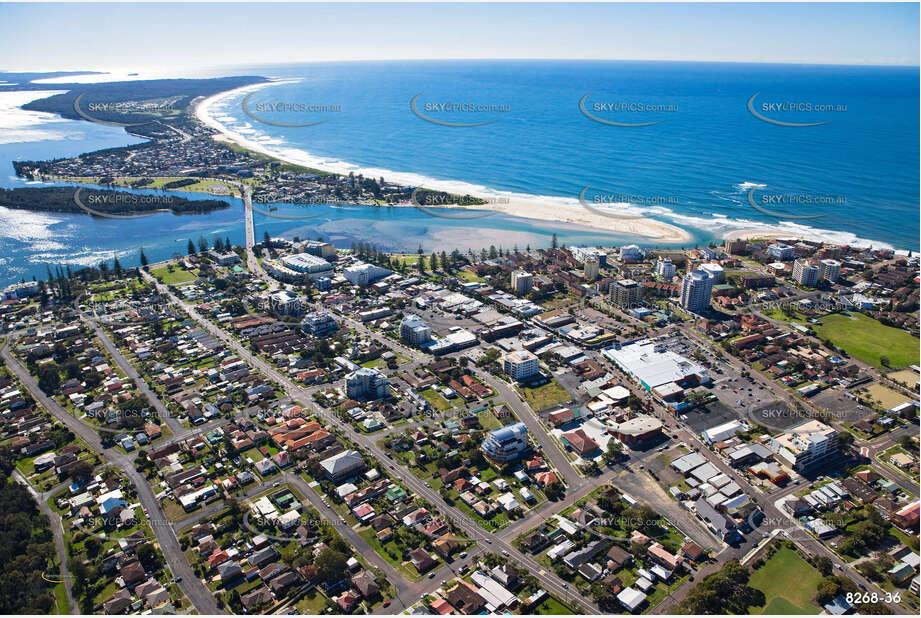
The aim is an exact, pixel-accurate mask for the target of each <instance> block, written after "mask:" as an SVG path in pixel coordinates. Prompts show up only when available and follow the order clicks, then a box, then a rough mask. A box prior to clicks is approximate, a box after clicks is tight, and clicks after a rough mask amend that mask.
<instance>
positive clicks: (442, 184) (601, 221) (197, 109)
mask: <svg viewBox="0 0 921 618" xmlns="http://www.w3.org/2000/svg"><path fill="white" fill-rule="evenodd" d="M276 83H279V82H278V81H270V82H266V83H262V84H253V85H249V86H243V87H240V88H235V89H233V90H227V91H225V92H220V93H218V94H215V95H212V96H210V97H207V98H205V99H202V100H201V101H197V102H195V103H194V105H193V113H194V114H195V117H196V118H197V119H198V121H199V122H201V123H202V124H204V125H205V126H207V127H210V128H211V129H214V130H215V131H217V132H218V134H217V135H215V136H213V139H214V140H216V141H220V142H229V143H233V144H236V145H237V146H240V147H241V148H246V149H248V150H251V151H254V152H257V153H259V154H262V155H265V156H268V157H272V158H274V159H277V160H279V161H282V162H285V163H291V164H294V165H302V166H305V167H310V168H315V169H320V170H322V171H326V172H332V173H338V174H343V173H344V174H348V173H349V172H354V173H355V174H359V173H360V174H364V175H365V176H370V177H378V176H384V178H385V179H388V180H391V181H392V182H397V183H400V184H404V185H407V186H416V187H421V186H423V185H422V183H420V182H417V181H418V179H419V177H418V175H415V174H411V173H399V172H392V171H389V170H381V169H375V168H359V167H357V166H354V165H350V164H342V163H341V162H340V164H339V165H336V164H332V165H329V164H328V165H326V166H324V165H323V164H322V163H323V162H320V164H319V165H318V163H317V161H316V160H311V159H310V158H309V157H310V155H309V154H307V155H306V156H307V157H308V158H306V159H305V158H299V157H298V156H297V154H295V153H294V152H291V150H289V151H287V152H278V151H275V150H272V149H271V148H270V147H266V145H265V144H263V143H260V142H257V141H254V140H252V139H249V138H247V137H245V136H243V135H240V134H238V133H234V132H232V131H230V130H229V129H228V128H227V127H226V126H224V125H223V124H222V123H221V122H220V121H218V120H217V119H215V118H214V117H213V116H212V114H211V112H212V110H211V109H210V108H211V106H212V105H214V104H216V103H218V102H220V101H222V100H224V99H227V98H229V97H232V96H234V95H237V94H241V93H244V92H252V91H255V90H257V89H259V88H264V87H266V86H268V85H272V84H276ZM301 156H302V157H303V156H304V155H301ZM337 167H338V168H339V169H336V168H337ZM388 176H389V177H390V178H388ZM414 180H416V182H414ZM424 187H425V188H426V189H431V190H435V191H446V192H448V193H454V194H458V193H469V194H471V195H473V196H474V197H480V198H482V199H485V200H487V202H489V203H488V204H486V205H471V206H458V205H454V204H444V205H439V208H456V209H465V210H490V211H493V212H495V213H498V214H502V215H506V216H509V217H516V218H520V219H532V220H539V221H550V222H555V223H565V224H571V225H579V226H582V227H586V228H590V229H594V230H598V231H601V232H608V233H612V234H622V235H625V236H637V237H641V238H642V239H644V240H648V241H657V242H662V243H669V244H672V243H674V244H678V243H690V242H692V241H693V240H694V237H693V236H692V235H691V234H690V233H689V232H688V231H687V230H685V229H683V228H680V227H678V226H676V225H672V224H670V223H664V222H662V221H657V220H655V219H651V218H649V217H637V218H635V219H617V218H614V217H606V216H604V215H601V214H596V213H593V212H590V211H588V210H586V209H584V208H582V207H581V206H579V204H578V202H577V201H576V200H574V199H573V200H571V201H572V202H575V203H574V204H570V203H567V198H555V199H554V198H550V197H546V198H545V197H543V196H533V197H524V196H517V195H511V196H510V195H508V194H504V195H503V194H501V193H499V192H495V193H499V195H496V196H492V195H490V196H483V195H477V194H476V192H472V191H459V190H458V188H457V185H456V183H451V182H450V181H438V180H436V181H434V182H432V181H429V182H426V183H425V184H424ZM522 213H527V214H526V215H523V214H522Z"/></svg>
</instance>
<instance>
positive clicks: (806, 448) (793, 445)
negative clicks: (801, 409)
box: [767, 420, 839, 473]
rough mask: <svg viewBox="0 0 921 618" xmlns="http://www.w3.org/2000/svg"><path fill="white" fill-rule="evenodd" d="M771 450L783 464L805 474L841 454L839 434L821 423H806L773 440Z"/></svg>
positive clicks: (770, 443) (814, 421) (769, 446)
mask: <svg viewBox="0 0 921 618" xmlns="http://www.w3.org/2000/svg"><path fill="white" fill-rule="evenodd" d="M767 446H768V448H770V449H771V450H772V451H774V453H775V454H776V455H777V459H778V460H780V461H781V463H785V464H787V465H788V466H790V467H791V468H793V469H794V470H795V471H797V472H800V473H803V472H805V471H808V470H809V469H810V468H814V467H816V466H819V465H822V464H823V463H827V462H828V461H829V460H831V459H833V458H834V457H836V456H837V455H838V454H839V451H838V432H837V431H836V430H835V429H834V428H832V427H829V426H828V425H826V424H825V423H822V422H821V421H816V420H812V421H806V422H805V423H803V424H802V425H799V426H797V427H794V428H793V429H792V430H790V431H788V432H787V433H784V434H781V435H779V436H777V437H775V438H771V440H770V442H768V445H767Z"/></svg>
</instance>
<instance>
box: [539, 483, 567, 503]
mask: <svg viewBox="0 0 921 618" xmlns="http://www.w3.org/2000/svg"><path fill="white" fill-rule="evenodd" d="M563 493H564V492H563V484H562V483H560V482H559V481H557V482H555V483H550V484H549V485H547V486H546V487H544V495H546V496H547V499H548V500H559V499H560V498H562V497H563Z"/></svg>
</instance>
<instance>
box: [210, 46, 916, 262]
mask: <svg viewBox="0 0 921 618" xmlns="http://www.w3.org/2000/svg"><path fill="white" fill-rule="evenodd" d="M255 69H256V68H251V69H250V70H255ZM259 70H260V71H261V74H263V75H267V76H270V77H275V78H279V79H285V80H292V81H285V82H282V83H277V84H273V85H271V86H268V87H265V88H262V89H260V90H258V91H256V92H255V93H254V94H253V95H252V96H251V98H250V100H249V102H248V105H249V108H250V109H251V110H252V109H253V108H254V107H255V106H258V105H260V104H262V105H263V107H264V106H265V104H274V103H281V104H282V105H285V106H288V107H287V108H286V109H291V110H292V111H280V112H275V111H272V110H271V109H269V110H268V111H264V112H261V113H258V114H257V115H258V116H259V117H260V118H262V119H268V120H271V121H281V122H288V123H291V122H295V123H296V122H310V121H315V120H320V119H322V120H326V122H324V123H323V124H319V125H314V126H309V127H278V126H274V125H271V124H266V123H263V122H259V121H257V120H254V119H253V118H252V117H250V116H249V115H247V114H245V113H244V111H243V109H242V107H241V105H240V103H241V100H242V99H243V97H244V94H248V93H241V94H238V95H235V96H231V97H228V98H227V99H226V101H224V102H222V104H221V106H220V111H221V113H220V114H216V115H217V117H218V120H219V121H220V122H221V123H222V124H225V126H227V127H228V128H229V129H231V130H232V131H234V132H238V133H239V134H241V135H243V136H245V137H247V138H249V139H252V140H255V141H261V143H262V144H263V145H264V146H265V147H266V148H268V149H270V150H273V151H277V152H286V153H287V154H288V155H293V154H296V153H297V152H298V151H301V152H302V153H309V154H310V155H314V157H312V159H313V160H315V161H316V162H322V163H325V164H327V165H334V164H336V163H337V162H338V163H340V164H341V163H342V162H347V163H351V164H354V165H355V166H356V167H357V168H361V169H367V168H383V169H384V170H390V171H395V172H409V173H412V174H414V175H416V176H417V177H418V176H421V177H423V178H431V179H437V180H438V181H442V182H446V181H461V182H462V183H465V184H461V183H457V186H458V187H459V188H460V187H464V188H470V187H468V186H467V185H472V186H473V187H472V188H473V189H475V190H478V191H480V192H486V193H489V192H490V190H492V191H500V192H509V193H513V194H524V195H539V196H552V197H555V198H559V199H560V200H561V203H567V202H568V203H570V204H577V203H578V202H577V197H578V196H579V194H580V192H581V191H582V190H583V189H584V188H585V187H587V186H591V187H592V189H591V190H590V194H589V195H591V196H596V195H597V196H598V197H605V196H608V195H620V196H627V197H631V198H634V199H632V200H630V201H631V202H633V203H634V206H638V207H640V208H639V210H640V211H642V212H643V213H645V214H649V215H652V216H654V217H656V218H659V219H662V220H663V221H668V222H672V223H676V224H678V225H680V226H681V227H685V228H690V231H692V233H694V235H695V238H698V239H701V238H708V237H713V236H716V235H719V234H722V233H723V232H725V231H727V230H729V229H738V228H746V229H747V228H750V227H757V226H764V225H768V226H777V225H780V226H783V227H785V228H789V229H790V230H791V233H795V232H796V231H797V230H800V231H805V228H804V227H803V226H808V228H809V229H810V231H812V232H813V234H814V235H818V234H822V232H821V231H820V230H827V231H828V233H826V234H823V235H824V236H826V237H827V238H829V239H830V240H835V239H837V240H841V241H852V240H854V239H855V238H860V239H865V240H869V241H874V242H877V243H885V244H889V245H891V246H894V247H897V248H912V249H917V247H918V235H919V218H918V203H919V191H918V180H919V177H918V157H919V150H918V139H917V135H918V128H919V124H918V112H917V110H918V104H919V91H918V69H917V68H902V67H840V66H794V65H768V64H728V63H727V64H721V63H680V62H600V61H599V62H584V61H580V62H571V61H540V62H537V61H533V62H532V61H488V62H474V61H470V62H467V61H465V62H445V61H431V62H402V63H400V62H381V63H336V64H318V65H306V66H296V67H293V66H288V67H260V68H259ZM420 93H421V96H420V97H419V98H418V99H417V100H416V109H417V111H421V112H423V114H424V115H427V116H429V117H431V118H434V119H436V120H442V121H449V122H454V123H468V124H469V123H475V122H483V121H492V122H491V123H490V124H487V125H483V126H473V127H454V126H443V125H439V124H435V123H432V122H427V121H426V120H423V119H421V118H419V117H418V116H417V115H415V114H414V113H413V111H412V110H411V108H410V101H411V100H412V99H413V97H415V96H416V95H419V94H420ZM756 93H758V96H757V98H756V100H755V103H754V105H755V110H756V111H758V112H759V113H762V115H764V116H765V117H768V118H772V119H777V120H780V121H784V122H794V123H813V122H826V123H827V124H822V125H820V126H811V127H788V126H778V125H776V124H771V123H768V122H765V121H763V120H760V119H758V118H756V117H755V116H754V115H753V114H752V113H750V111H749V110H748V107H747V102H748V100H749V98H751V97H752V95H754V94H756ZM585 95H588V98H587V99H586V103H585V106H586V109H587V110H588V111H589V112H590V113H592V114H593V115H595V116H597V117H600V118H601V119H602V120H612V121H615V122H626V123H643V122H656V121H659V123H658V124H655V125H652V126H645V127H621V126H611V125H608V124H603V123H601V122H596V121H594V120H592V119H590V118H588V117H587V116H586V115H585V114H583V113H582V112H581V111H580V108H579V101H580V99H582V97H584V96H585ZM443 102H451V103H474V104H477V105H481V104H484V105H492V106H493V108H492V109H490V110H489V111H484V112H463V111H459V112H454V113H445V112H440V111H438V109H439V107H438V105H437V104H438V103H443ZM603 103H616V104H620V103H626V104H627V106H628V108H627V109H635V108H636V106H638V105H642V106H659V107H657V108H656V109H662V110H664V111H649V112H645V111H626V110H625V111H619V112H608V111H604V107H603V106H600V105H596V104H603ZM771 103H775V104H779V103H785V104H789V103H793V104H795V106H798V107H802V106H804V105H807V104H809V105H814V106H816V105H825V106H831V109H832V110H837V111H827V112H826V111H811V112H807V111H795V110H789V111H783V110H782V109H776V110H774V109H772V108H771V107H770V104H771ZM297 104H301V105H328V106H333V105H338V106H340V107H341V111H338V112H329V113H314V114H309V113H299V112H298V111H296V108H293V107H292V106H293V105H297ZM762 104H765V105H767V107H766V108H764V109H766V111H763V112H762ZM500 106H505V107H506V108H507V110H508V111H504V109H503V108H501V107H500ZM426 107H428V108H429V109H430V110H432V111H431V112H429V113H425V109H426ZM596 107H597V108H598V109H599V110H601V111H598V112H593V110H594V109H596ZM750 188H754V189H755V190H756V193H755V195H754V197H755V200H756V203H759V204H761V203H766V204H769V205H770V207H769V208H766V209H767V210H770V211H771V212H772V214H765V213H764V212H761V211H759V210H756V209H755V208H753V207H752V206H751V205H750V203H749V201H748V199H747V192H748V190H749V189H750ZM791 196H796V197H791ZM774 198H784V199H792V200H793V203H787V204H780V205H779V206H778V205H777V204H776V203H773V202H769V201H768V202H762V200H763V199H774ZM816 202H818V203H816ZM521 214H522V216H527V213H526V212H523V213H521ZM816 215H822V216H816ZM800 216H809V217H815V218H811V219H797V218H796V217H800Z"/></svg>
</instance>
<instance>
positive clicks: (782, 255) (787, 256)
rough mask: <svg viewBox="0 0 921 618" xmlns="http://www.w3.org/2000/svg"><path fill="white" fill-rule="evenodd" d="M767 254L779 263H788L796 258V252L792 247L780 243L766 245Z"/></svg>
mask: <svg viewBox="0 0 921 618" xmlns="http://www.w3.org/2000/svg"><path fill="white" fill-rule="evenodd" d="M767 252H768V254H770V255H773V256H774V257H775V258H777V259H778V260H780V261H781V262H789V261H790V260H792V259H793V258H794V257H796V251H795V250H794V249H793V247H791V246H790V245H787V244H784V243H782V242H775V243H774V244H772V245H768V248H767Z"/></svg>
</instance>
